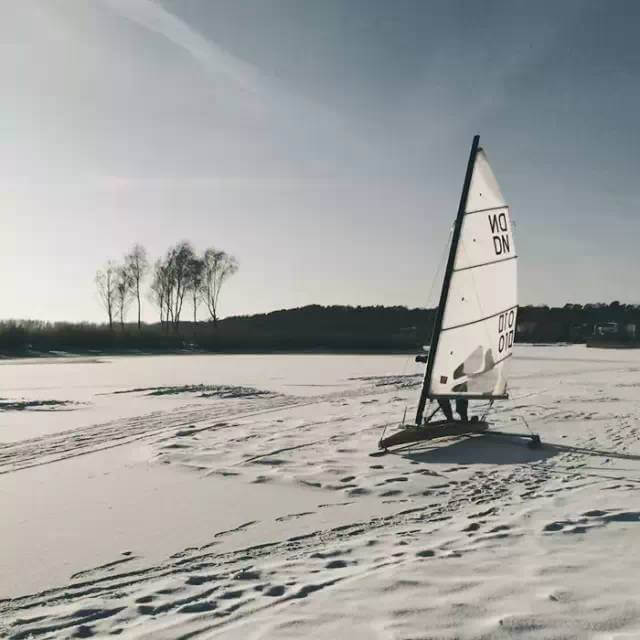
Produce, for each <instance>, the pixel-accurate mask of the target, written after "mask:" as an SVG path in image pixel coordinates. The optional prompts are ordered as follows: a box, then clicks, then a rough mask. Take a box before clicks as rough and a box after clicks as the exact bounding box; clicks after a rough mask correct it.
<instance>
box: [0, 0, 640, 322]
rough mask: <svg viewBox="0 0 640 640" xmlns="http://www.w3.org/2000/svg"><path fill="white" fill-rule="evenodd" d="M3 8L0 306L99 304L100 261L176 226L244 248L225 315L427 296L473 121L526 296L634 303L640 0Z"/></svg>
mask: <svg viewBox="0 0 640 640" xmlns="http://www.w3.org/2000/svg"><path fill="white" fill-rule="evenodd" d="M0 9H1V10H2V16H3V17H2V20H1V21H0V52H1V53H2V55H0V95H1V96H2V99H1V100H0V141H1V143H0V221H1V231H2V236H1V238H2V251H1V252H0V286H1V287H2V293H3V295H2V297H1V298H0V317H2V318H38V319H43V320H70V321H81V320H82V321H84V320H86V321H102V320H103V319H104V317H105V314H104V311H103V310H102V308H101V306H100V302H99V299H98V296H97V293H96V288H95V283H94V278H95V273H96V270H98V269H99V268H101V267H102V266H103V265H104V264H105V263H106V262H107V261H108V260H110V259H113V260H120V259H121V258H122V256H123V255H124V254H125V253H126V252H127V251H128V250H129V249H130V248H131V246H132V245H134V244H135V243H141V244H143V245H144V246H145V247H146V249H147V251H148V253H149V255H150V256H151V257H152V258H153V259H155V258H157V257H159V256H161V255H163V254H164V253H165V252H166V250H167V249H168V248H169V247H170V246H171V245H173V244H175V243H177V242H179V241H181V240H189V241H191V242H192V243H193V245H194V246H195V248H196V249H197V250H199V251H203V250H204V249H206V248H208V247H212V246H213V247H217V248H220V249H224V250H226V251H227V252H229V253H231V254H233V255H235V256H236V258H237V259H238V262H239V265H240V268H239V271H238V273H237V274H236V275H234V276H233V278H232V279H230V280H229V281H228V283H227V284H226V285H225V288H224V289H223V292H222V295H221V299H220V306H221V308H220V312H221V314H222V316H227V315H236V314H248V313H258V312H265V311H270V310H274V309H281V308H289V307H296V306H302V305H305V304H313V303H317V304H353V305H358V304H361V305H367V304H383V305H406V306H409V307H423V306H427V305H429V306H433V305H434V304H435V303H436V301H437V290H438V288H439V282H440V281H439V280H438V277H437V274H438V267H439V265H440V264H441V262H442V256H443V251H444V250H445V247H446V243H447V239H448V233H449V229H450V227H451V225H452V223H453V220H454V218H455V214H456V211H457V206H458V200H459V197H460V189H461V186H462V181H463V177H464V170H465V166H466V161H467V157H468V153H469V148H470V145H471V140H472V137H473V135H474V134H476V133H479V134H480V136H481V144H482V146H483V147H484V148H485V150H486V152H487V155H488V157H489V159H490V161H491V164H492V166H493V169H494V172H495V173H496V176H497V178H498V181H499V183H500V185H501V187H502V191H503V193H504V194H505V197H506V199H507V201H508V202H509V204H510V206H511V212H512V217H513V219H514V226H515V241H516V245H517V250H518V254H519V291H520V302H521V304H543V303H546V304H549V305H557V304H564V303H565V302H582V303H584V302H596V301H611V300H616V299H617V300H621V301H624V302H629V303H638V302H640V280H639V278H638V275H637V274H638V251H637V246H638V242H639V240H640V195H639V194H640V190H639V184H638V183H639V177H640V171H639V169H640V127H638V114H639V113H640V39H639V38H638V37H637V28H638V24H640V3H637V2H635V1H634V0H628V1H625V0H612V1H610V2H603V1H598V2H591V1H586V0H583V1H575V0H563V2H556V1H550V0H547V1H541V2H535V3H534V2H530V1H526V2H523V1H519V0H503V1H493V0H479V1H476V0H466V1H459V0H442V1H431V0H394V1H393V2H390V1H387V0H341V1H339V0H322V1H321V2H319V1H316V0H243V1H242V2H238V1H237V0H211V1H208V0H175V1H169V0H165V1H154V0H93V1H92V2H86V1H85V0H21V1H20V2H15V1H14V0H0ZM440 277H441V272H440ZM201 313H202V314H204V309H202V311H201ZM133 315H134V314H133V312H132V314H131V317H133ZM157 315H158V314H157V310H156V309H154V308H153V306H152V304H151V303H150V302H147V301H145V302H144V309H143V317H144V318H145V319H147V320H149V321H154V320H156V319H157Z"/></svg>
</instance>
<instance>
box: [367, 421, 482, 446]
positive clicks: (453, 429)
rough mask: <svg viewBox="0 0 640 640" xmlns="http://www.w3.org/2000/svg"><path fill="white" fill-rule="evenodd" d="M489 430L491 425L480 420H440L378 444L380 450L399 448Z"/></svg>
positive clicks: (408, 429) (397, 434)
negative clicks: (402, 445) (423, 441)
mask: <svg viewBox="0 0 640 640" xmlns="http://www.w3.org/2000/svg"><path fill="white" fill-rule="evenodd" d="M488 428H489V423H487V422H484V421H483V420H479V421H478V422H460V421H458V420H456V421H454V422H449V421H448V420H439V421H437V422H430V423H429V424H428V425H424V426H422V427H417V426H415V425H411V426H408V427H405V428H403V429H400V430H399V431H396V432H395V433H392V434H391V435H390V436H388V437H386V438H382V440H380V442H379V443H378V447H379V448H380V449H388V448H389V447H397V446H398V445H401V444H410V443H411V442H420V441H422V440H434V439H435V438H446V437H448V436H464V435H468V434H471V433H482V432H484V431H486V430H487V429H488Z"/></svg>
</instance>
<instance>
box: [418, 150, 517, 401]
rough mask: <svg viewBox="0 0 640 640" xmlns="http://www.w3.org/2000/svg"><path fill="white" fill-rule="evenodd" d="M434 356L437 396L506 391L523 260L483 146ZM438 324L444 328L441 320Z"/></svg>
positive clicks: (432, 387)
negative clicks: (519, 258)
mask: <svg viewBox="0 0 640 640" xmlns="http://www.w3.org/2000/svg"><path fill="white" fill-rule="evenodd" d="M452 249H454V250H455V258H454V261H453V270H452V272H451V275H450V279H449V288H448V293H447V296H446V304H445V306H444V309H442V310H441V313H442V319H441V324H440V328H439V333H438V336H437V339H436V340H435V352H434V353H431V354H429V358H431V359H433V363H432V364H431V366H430V367H429V368H428V371H429V370H430V373H431V375H430V378H429V379H427V380H425V385H427V387H426V395H427V396H428V397H431V398H435V397H438V396H449V397H452V396H454V397H465V396H466V397H487V398H496V397H504V396H506V393H507V369H508V364H509V358H510V357H511V354H512V352H513V343H514V339H515V332H516V316H517V311H518V299H517V266H516V263H517V260H516V250H515V246H514V243H513V234H512V227H511V219H510V216H509V208H508V207H507V205H506V203H505V201H504V198H503V196H502V193H501V192H500V187H499V186H498V183H497V181H496V179H495V176H494V175H493V172H492V170H491V167H490V166H489V162H488V160H487V157H486V155H485V153H484V151H483V150H482V149H478V150H477V152H476V154H475V158H474V164H473V172H472V174H471V182H470V185H469V190H468V192H467V198H466V203H465V205H464V216H463V218H462V225H461V228H460V234H459V237H458V242H457V244H456V246H455V247H453V248H452ZM436 330H437V328H436Z"/></svg>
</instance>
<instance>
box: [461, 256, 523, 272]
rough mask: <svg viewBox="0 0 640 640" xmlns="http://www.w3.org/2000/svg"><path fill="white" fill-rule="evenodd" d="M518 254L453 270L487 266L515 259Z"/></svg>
mask: <svg viewBox="0 0 640 640" xmlns="http://www.w3.org/2000/svg"><path fill="white" fill-rule="evenodd" d="M517 257H518V256H510V257H508V258H502V260H491V261H490V262H481V263H480V264H472V265H471V266H469V267H460V268H459V269H454V270H453V272H454V273H457V272H458V271H466V270H467V269H476V268H478V267H487V266H489V265H490V264H498V262H508V261H509V260H515V259H516V258H517Z"/></svg>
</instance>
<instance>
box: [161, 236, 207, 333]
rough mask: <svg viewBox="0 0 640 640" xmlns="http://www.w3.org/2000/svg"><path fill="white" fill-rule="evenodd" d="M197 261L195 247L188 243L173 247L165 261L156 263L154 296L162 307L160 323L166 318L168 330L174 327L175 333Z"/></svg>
mask: <svg viewBox="0 0 640 640" xmlns="http://www.w3.org/2000/svg"><path fill="white" fill-rule="evenodd" d="M195 259H196V256H195V253H194V251H193V247H192V246H191V245H190V244H189V243H188V242H180V243H178V244H177V245H175V246H174V247H171V248H170V249H169V251H167V254H166V256H165V257H164V259H163V260H160V261H158V262H156V265H155V267H154V278H153V283H152V285H151V289H152V295H153V297H154V300H155V302H156V303H157V304H158V305H159V307H160V322H161V323H162V322H163V318H164V323H165V327H166V328H167V330H168V328H169V326H171V325H173V328H174V329H175V331H178V328H179V325H180V314H181V313H182V306H183V304H184V298H185V295H186V293H187V291H188V290H189V289H190V283H191V280H192V276H191V273H192V270H193V266H192V264H193V261H194V260H195Z"/></svg>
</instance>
